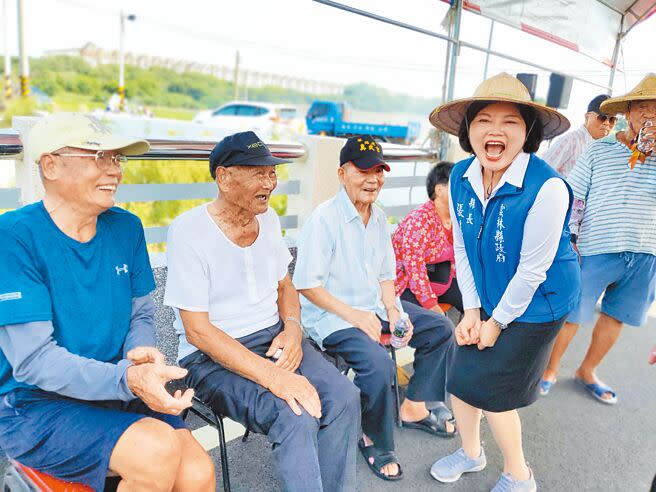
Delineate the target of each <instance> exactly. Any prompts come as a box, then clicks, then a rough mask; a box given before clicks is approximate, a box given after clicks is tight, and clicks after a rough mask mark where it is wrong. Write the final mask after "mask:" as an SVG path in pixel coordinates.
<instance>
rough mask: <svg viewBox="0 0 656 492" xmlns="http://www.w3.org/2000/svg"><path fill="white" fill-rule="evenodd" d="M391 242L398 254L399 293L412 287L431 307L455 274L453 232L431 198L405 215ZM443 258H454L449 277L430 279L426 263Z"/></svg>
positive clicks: (429, 263)
mask: <svg viewBox="0 0 656 492" xmlns="http://www.w3.org/2000/svg"><path fill="white" fill-rule="evenodd" d="M392 245H393V246H394V255H395V256H396V281H395V282H394V286H395V288H396V294H397V295H401V294H402V293H403V291H404V290H405V289H406V288H409V289H410V291H411V292H412V293H413V294H414V295H415V297H416V298H417V300H418V301H419V303H420V304H421V305H422V307H424V308H426V309H431V308H432V307H433V306H435V305H436V304H437V303H438V299H437V296H438V295H441V294H444V292H446V291H447V290H448V289H449V287H450V286H451V281H452V280H453V278H454V277H455V261H454V255H453V235H452V232H451V230H450V229H446V228H444V226H443V225H442V221H441V220H440V218H439V216H438V215H437V211H436V210H435V205H434V204H433V202H432V201H430V200H429V201H427V202H426V203H424V204H423V205H421V206H420V207H417V208H416V209H414V210H413V211H411V212H410V213H409V214H408V215H406V216H405V218H404V219H403V220H402V221H401V222H400V223H399V225H398V227H397V228H396V230H395V231H394V234H393V235H392ZM444 261H450V262H451V275H450V276H449V281H448V282H447V283H446V284H435V283H431V282H430V280H429V279H428V272H427V270H426V265H431V264H434V263H441V262H444Z"/></svg>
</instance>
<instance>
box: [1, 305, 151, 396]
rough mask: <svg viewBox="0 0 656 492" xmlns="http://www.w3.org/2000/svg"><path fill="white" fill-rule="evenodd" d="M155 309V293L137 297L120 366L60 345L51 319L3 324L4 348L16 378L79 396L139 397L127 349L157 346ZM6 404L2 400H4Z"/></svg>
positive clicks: (51, 389)
mask: <svg viewBox="0 0 656 492" xmlns="http://www.w3.org/2000/svg"><path fill="white" fill-rule="evenodd" d="M154 312H155V307H154V305H153V301H152V299H151V298H150V296H148V295H145V296H141V297H135V298H133V299H132V314H131V317H130V329H129V331H128V333H127V336H126V338H125V343H124V345H123V359H122V360H120V361H119V362H118V363H117V364H112V363H109V362H101V361H98V360H94V359H90V358H86V357H81V356H79V355H76V354H73V353H71V352H69V351H68V350H66V349H65V348H63V347H61V346H59V345H57V342H56V341H55V340H54V339H53V336H52V335H53V331H54V327H53V325H52V322H51V321H32V322H29V323H20V324H15V325H6V326H2V327H0V349H1V350H2V351H3V352H4V354H5V356H6V357H7V360H8V361H9V363H10V365H11V367H12V370H13V376H14V378H15V379H16V380H17V381H20V382H24V383H26V384H29V385H33V386H36V387H38V388H40V389H42V390H44V391H50V392H53V393H58V394H60V395H64V396H68V397H70V398H76V399H79V400H89V401H91V400H123V401H129V400H132V399H133V398H135V396H134V394H133V393H132V391H130V388H129V387H128V384H127V375H126V371H127V368H128V367H129V366H130V365H131V362H130V361H129V360H127V359H126V355H127V353H128V352H129V351H130V350H132V349H133V348H135V347H141V346H148V347H154V346H155V345H156V339H155V330H154V321H153V319H154ZM0 402H2V400H0Z"/></svg>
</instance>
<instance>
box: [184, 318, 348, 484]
mask: <svg viewBox="0 0 656 492" xmlns="http://www.w3.org/2000/svg"><path fill="white" fill-rule="evenodd" d="M280 329H281V325H280V324H278V325H275V326H273V327H270V328H266V329H264V330H260V331H258V332H257V333H254V334H252V335H249V336H246V337H243V338H240V339H238V341H239V342H240V343H241V344H242V345H244V346H245V347H246V348H248V349H249V350H251V351H252V352H255V353H256V354H258V355H260V356H262V357H264V354H265V353H266V351H267V350H268V348H269V346H270V345H271V341H272V340H273V338H274V337H275V336H276V335H277V334H278V333H280ZM180 365H181V366H183V367H184V368H186V369H187V370H188V371H189V373H188V374H187V377H186V383H187V385H188V386H189V387H191V388H194V390H195V391H196V396H198V397H199V398H200V399H201V400H202V401H204V402H206V403H208V404H209V405H211V407H212V408H213V409H214V411H215V412H217V413H220V414H222V415H225V416H226V417H228V418H230V419H232V420H235V421H237V422H240V423H241V424H243V425H244V426H246V427H247V428H249V429H251V430H252V431H254V432H257V433H260V434H265V435H266V436H267V438H268V440H269V441H270V442H271V443H272V445H273V456H274V460H275V462H276V464H277V468H278V471H279V473H280V475H281V478H282V481H283V484H284V489H285V490H286V491H299V492H300V491H302V492H305V491H349V490H355V488H356V484H355V452H356V451H355V450H356V442H357V436H358V432H359V429H360V395H359V392H358V389H357V388H356V387H355V386H354V385H353V384H352V383H351V382H350V381H349V380H348V379H347V378H346V377H345V376H344V375H342V374H341V373H340V372H339V371H338V370H337V369H336V368H335V367H334V366H333V365H332V364H330V363H329V362H327V361H326V360H325V359H324V358H323V356H322V355H321V354H320V353H319V352H317V351H316V350H315V349H314V348H313V347H312V346H311V345H310V343H309V342H308V341H307V340H305V339H304V340H303V360H302V362H301V365H300V367H299V368H298V369H297V370H296V373H297V374H300V375H303V376H305V377H306V378H307V379H308V380H309V381H310V383H312V385H313V386H314V387H315V388H316V390H317V392H318V393H319V397H320V399H321V412H322V416H321V418H320V419H316V418H314V417H312V416H310V415H309V414H308V413H306V412H305V411H303V414H302V415H300V416H298V415H296V414H294V412H292V410H291V409H290V408H289V405H287V403H286V402H285V401H284V400H281V399H280V398H278V397H276V396H275V395H273V393H271V392H270V391H269V390H267V389H266V388H264V387H262V386H260V385H258V384H256V383H254V382H253V381H250V380H248V379H245V378H243V377H241V376H239V375H237V374H235V373H233V372H230V371H228V370H227V369H225V368H224V367H223V366H221V365H220V364H217V363H216V362H214V361H213V360H211V359H210V358H209V357H208V356H206V355H205V354H203V353H202V352H200V351H198V352H194V353H193V354H191V355H189V356H187V357H185V358H184V359H182V360H181V361H180ZM264 488H266V487H264Z"/></svg>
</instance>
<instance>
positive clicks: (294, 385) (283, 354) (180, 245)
mask: <svg viewBox="0 0 656 492" xmlns="http://www.w3.org/2000/svg"><path fill="white" fill-rule="evenodd" d="M284 162H286V161H284V160H282V159H279V158H276V157H274V156H272V155H271V153H270V152H269V149H268V148H267V147H266V145H265V144H264V143H263V142H262V141H260V139H259V138H258V137H257V135H255V133H253V132H243V133H237V134H235V135H231V136H229V137H226V138H225V139H223V140H222V141H221V142H219V143H218V144H217V145H216V147H215V148H214V150H213V151H212V153H211V154H210V173H211V175H212V178H214V180H215V182H216V184H217V187H218V189H219V195H218V198H217V199H216V200H214V201H213V202H211V203H209V204H204V205H201V206H200V207H196V208H194V209H192V210H190V211H188V212H185V213H183V214H182V215H180V216H179V217H178V218H177V219H176V220H175V221H174V222H173V224H172V225H171V227H170V229H169V235H168V252H167V259H168V268H169V272H168V280H167V284H166V294H165V298H164V302H165V303H166V304H167V305H169V306H171V307H173V308H174V310H175V312H176V327H177V330H178V333H179V336H180V351H179V359H180V365H181V366H182V367H184V368H186V369H188V371H189V372H188V375H187V378H186V383H187V384H188V385H189V386H190V387H193V388H194V389H195V391H196V395H197V396H198V397H199V398H200V399H201V400H203V401H204V402H206V403H207V404H209V405H211V406H212V408H213V409H214V411H215V412H217V413H220V414H222V415H225V416H227V417H229V418H231V419H233V420H235V421H237V422H240V423H241V424H243V425H244V426H245V427H247V428H248V429H251V430H252V431H254V432H258V433H262V434H266V435H267V437H268V439H269V441H270V442H271V443H272V444H273V455H274V459H275V461H276V464H277V467H278V471H279V473H280V476H281V479H282V482H283V487H284V489H285V490H291V491H323V490H325V491H342V490H354V489H355V444H356V436H357V434H358V429H359V426H360V396H359V392H358V390H357V388H356V387H355V386H354V385H353V384H352V383H351V382H350V381H349V380H348V379H347V378H346V377H345V376H343V375H342V374H341V373H340V372H339V371H338V370H337V369H336V368H335V367H334V366H332V365H331V364H330V363H328V362H327V361H326V360H325V359H324V358H323V357H322V356H321V354H320V353H319V352H317V351H316V350H314V349H313V348H312V347H311V346H310V344H309V343H308V341H307V340H305V339H304V338H303V332H302V329H301V325H300V321H299V320H300V303H299V299H298V294H297V292H296V289H295V288H294V285H293V284H292V281H291V279H290V277H289V275H288V273H287V272H288V270H287V268H288V266H289V263H290V262H291V259H292V258H291V255H290V253H289V251H288V249H287V246H286V244H285V242H284V240H283V237H282V233H281V229H280V221H279V220H278V216H277V215H276V213H275V211H274V210H273V209H272V208H270V207H269V198H270V196H271V193H272V192H273V190H274V189H275V187H276V184H277V178H276V167H275V166H276V165H278V164H282V163H284Z"/></svg>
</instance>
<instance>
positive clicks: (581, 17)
mask: <svg viewBox="0 0 656 492" xmlns="http://www.w3.org/2000/svg"><path fill="white" fill-rule="evenodd" d="M443 1H444V2H446V3H449V4H451V5H454V4H455V3H456V2H455V0H443ZM463 9H465V10H468V11H471V12H476V13H478V14H480V15H482V16H484V17H487V18H489V19H493V20H494V21H497V22H501V23H503V24H507V25H510V26H513V27H516V28H518V29H521V30H522V31H525V32H528V33H530V34H533V35H535V36H539V37H541V38H543V39H546V40H548V41H551V42H554V43H557V44H559V45H562V46H565V47H567V48H569V49H572V50H574V51H577V52H580V53H583V54H586V55H588V56H591V57H593V58H595V59H597V60H599V61H602V62H603V63H605V64H607V65H612V63H613V61H612V56H613V52H614V49H615V45H616V43H617V42H618V40H620V39H621V38H622V37H623V36H625V35H626V34H627V33H628V32H629V31H630V30H631V29H632V28H633V27H634V26H635V25H636V24H638V23H640V22H642V21H644V20H645V19H647V18H648V17H649V16H651V15H652V14H654V13H655V12H656V0H558V1H553V0H513V1H508V0H471V1H468V0H466V1H464V2H463Z"/></svg>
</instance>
